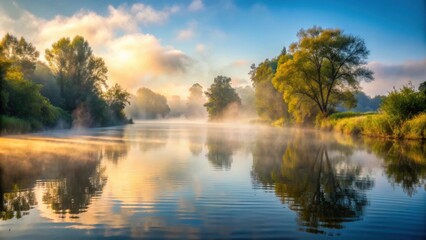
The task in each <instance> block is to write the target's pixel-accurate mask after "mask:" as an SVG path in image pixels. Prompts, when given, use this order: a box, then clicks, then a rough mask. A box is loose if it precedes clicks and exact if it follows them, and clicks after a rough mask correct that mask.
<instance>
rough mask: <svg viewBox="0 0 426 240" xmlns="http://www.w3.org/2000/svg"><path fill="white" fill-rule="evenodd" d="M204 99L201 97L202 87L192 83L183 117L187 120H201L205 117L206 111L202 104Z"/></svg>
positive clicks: (204, 101)
mask: <svg viewBox="0 0 426 240" xmlns="http://www.w3.org/2000/svg"><path fill="white" fill-rule="evenodd" d="M205 103H206V98H205V97H204V95H203V87H202V86H201V85H200V84H199V83H194V84H193V85H192V86H191V87H190V88H189V96H188V101H187V103H186V108H187V109H186V111H185V117H187V118H203V117H205V116H206V115H207V114H206V110H205V108H204V106H203V105H204V104H205Z"/></svg>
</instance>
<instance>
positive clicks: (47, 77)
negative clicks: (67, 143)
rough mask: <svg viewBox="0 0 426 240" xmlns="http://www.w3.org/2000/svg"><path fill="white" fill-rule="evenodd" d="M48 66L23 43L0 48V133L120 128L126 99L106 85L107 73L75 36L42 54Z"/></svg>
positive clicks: (8, 38) (7, 42)
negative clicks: (67, 128)
mask: <svg viewBox="0 0 426 240" xmlns="http://www.w3.org/2000/svg"><path fill="white" fill-rule="evenodd" d="M45 56H46V60H47V63H48V65H46V64H44V63H43V62H41V61H39V52H38V51H37V50H36V49H35V47H34V46H33V45H32V44H31V43H29V42H27V41H26V40H25V39H24V38H22V37H21V38H20V39H18V38H16V37H15V36H12V35H10V34H6V35H5V36H4V37H3V39H2V40H1V42H0V86H1V92H0V97H1V104H0V118H1V119H0V120H1V122H0V123H1V124H0V127H1V132H2V133H13V132H18V133H19V132H26V131H32V130H40V129H43V128H51V127H67V126H78V127H94V126H108V125H113V124H123V123H126V122H127V119H126V117H125V115H124V113H123V109H124V107H125V106H126V104H128V103H129V94H128V93H127V92H126V91H125V90H124V89H122V88H121V87H120V86H119V85H117V84H116V85H114V86H112V87H109V86H108V84H107V80H108V79H107V75H106V73H107V71H108V69H107V67H106V65H105V63H104V61H103V59H102V58H99V57H96V56H95V55H94V54H93V52H92V49H91V47H90V46H89V43H88V42H87V41H86V40H85V39H84V38H83V37H80V36H76V37H74V38H73V39H72V40H71V39H69V38H62V39H60V40H58V41H57V42H55V43H53V44H52V47H51V48H49V49H46V54H45Z"/></svg>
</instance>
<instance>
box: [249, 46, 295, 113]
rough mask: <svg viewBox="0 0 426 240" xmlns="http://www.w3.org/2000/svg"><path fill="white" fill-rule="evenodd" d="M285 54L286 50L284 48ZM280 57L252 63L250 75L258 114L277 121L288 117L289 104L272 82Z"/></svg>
mask: <svg viewBox="0 0 426 240" xmlns="http://www.w3.org/2000/svg"><path fill="white" fill-rule="evenodd" d="M282 52H283V54H284V55H286V51H285V50H284V49H283V51H282ZM277 64H278V59H277V58H274V59H272V60H269V59H266V60H265V61H263V62H262V63H260V64H259V65H258V66H257V67H256V65H254V64H253V65H251V71H250V73H249V74H250V77H251V81H252V84H253V87H254V90H255V106H256V111H257V114H258V115H259V116H260V117H261V118H262V119H266V120H270V121H275V120H278V119H280V118H288V111H287V104H286V103H285V102H284V99H283V97H282V94H281V93H280V92H279V91H278V90H277V89H276V88H275V87H274V85H273V84H272V79H273V77H274V76H275V73H276V70H277Z"/></svg>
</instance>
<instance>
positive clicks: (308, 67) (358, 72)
mask: <svg viewBox="0 0 426 240" xmlns="http://www.w3.org/2000/svg"><path fill="white" fill-rule="evenodd" d="M297 36H298V38H299V40H298V41H297V42H295V43H292V44H291V45H290V47H289V55H288V56H286V58H287V59H286V61H282V63H280V64H279V65H278V69H277V73H276V75H275V77H274V79H273V83H274V86H275V87H276V88H277V89H278V90H279V91H280V92H282V93H283V96H284V99H285V101H286V102H287V103H288V104H289V112H291V113H292V114H293V116H294V117H295V119H296V120H297V121H299V122H301V121H303V120H304V118H305V117H307V116H309V115H310V114H312V113H313V112H314V113H315V111H317V112H318V113H321V114H323V115H325V116H327V115H328V114H330V113H331V112H332V111H333V108H334V107H335V106H337V105H338V104H339V103H343V104H345V106H347V107H349V108H350V107H353V106H354V105H355V104H356V102H355V98H354V93H355V92H356V91H357V90H359V83H360V81H361V80H373V72H372V71H371V70H369V69H368V68H366V67H365V65H366V63H367V62H366V59H367V56H368V54H369V51H368V50H367V48H366V46H365V43H364V41H363V40H362V39H361V38H359V37H355V36H352V35H349V34H344V33H343V31H342V30H340V29H322V28H320V27H313V28H310V29H307V30H304V29H302V30H300V31H299V33H298V35H297ZM283 57H284V56H281V58H283Z"/></svg>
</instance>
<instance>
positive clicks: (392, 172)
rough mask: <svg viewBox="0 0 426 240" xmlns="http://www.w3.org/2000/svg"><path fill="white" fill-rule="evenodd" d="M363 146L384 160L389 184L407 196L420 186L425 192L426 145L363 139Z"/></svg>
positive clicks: (413, 142)
mask: <svg viewBox="0 0 426 240" xmlns="http://www.w3.org/2000/svg"><path fill="white" fill-rule="evenodd" d="M365 144H366V146H370V148H371V150H372V151H373V152H374V153H375V154H377V155H378V156H380V157H382V158H383V159H384V169H385V173H386V175H387V176H388V179H389V181H390V182H391V183H393V184H396V185H400V186H401V187H402V189H403V190H404V192H406V193H407V194H408V195H409V196H412V195H413V194H415V193H416V189H417V188H418V187H421V186H422V185H423V187H424V189H425V190H426V144H424V143H419V142H415V141H411V142H390V141H387V142H378V141H373V140H371V139H365Z"/></svg>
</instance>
